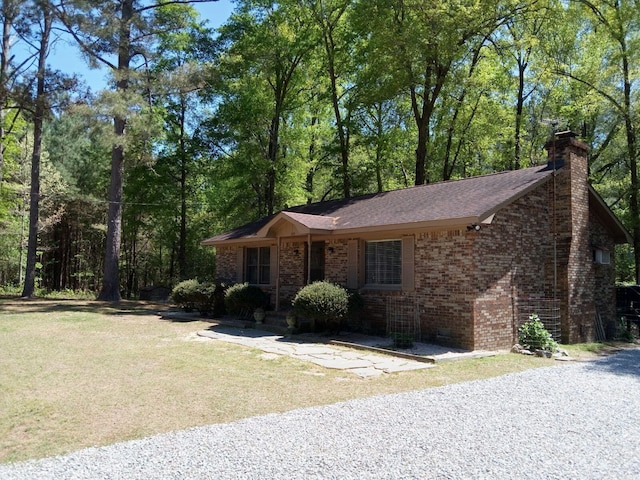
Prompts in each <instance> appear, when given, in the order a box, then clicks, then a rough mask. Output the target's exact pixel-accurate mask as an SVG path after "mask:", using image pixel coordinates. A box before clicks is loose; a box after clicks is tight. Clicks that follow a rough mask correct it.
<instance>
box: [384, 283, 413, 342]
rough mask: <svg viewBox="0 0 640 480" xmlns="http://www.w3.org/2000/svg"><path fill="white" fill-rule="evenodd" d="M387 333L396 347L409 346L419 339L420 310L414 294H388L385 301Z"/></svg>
mask: <svg viewBox="0 0 640 480" xmlns="http://www.w3.org/2000/svg"><path fill="white" fill-rule="evenodd" d="M386 319H387V334H388V335H389V336H390V337H391V339H392V340H393V345H394V346H395V347H397V348H410V347H411V346H412V345H413V342H414V341H417V340H420V336H421V335H420V310H419V306H418V298H417V297H416V296H415V295H400V296H389V297H387V301H386Z"/></svg>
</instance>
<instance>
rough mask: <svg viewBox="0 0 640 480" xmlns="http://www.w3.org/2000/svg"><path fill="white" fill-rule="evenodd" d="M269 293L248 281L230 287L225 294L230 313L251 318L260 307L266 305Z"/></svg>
mask: <svg viewBox="0 0 640 480" xmlns="http://www.w3.org/2000/svg"><path fill="white" fill-rule="evenodd" d="M268 301H269V297H268V295H267V294H266V293H265V292H263V291H262V290H261V289H260V287H256V286H255V285H250V284H248V283H238V284H236V285H232V286H231V287H229V288H228V289H227V291H226V294H225V305H226V307H227V310H228V311H229V313H232V314H235V315H239V316H240V317H242V318H249V317H251V315H252V314H253V311H254V310H255V309H256V308H259V307H263V308H264V307H266V306H267V302H268Z"/></svg>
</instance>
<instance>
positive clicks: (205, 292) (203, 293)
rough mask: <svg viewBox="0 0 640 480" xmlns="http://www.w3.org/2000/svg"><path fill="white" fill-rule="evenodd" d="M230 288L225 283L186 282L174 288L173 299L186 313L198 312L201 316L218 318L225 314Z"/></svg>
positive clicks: (194, 280)
mask: <svg viewBox="0 0 640 480" xmlns="http://www.w3.org/2000/svg"><path fill="white" fill-rule="evenodd" d="M228 287H229V285H228V283H226V282H224V281H218V282H214V283H212V282H202V283H201V282H199V281H198V280H197V279H191V280H185V281H183V282H180V283H179V284H177V285H176V286H175V287H174V288H173V290H172V292H171V298H172V299H173V301H174V303H175V304H176V305H177V306H179V307H180V308H182V309H183V310H185V311H186V312H192V311H194V310H197V311H198V312H200V314H201V315H208V314H212V315H213V316H214V317H216V316H220V315H223V314H224V312H225V310H224V306H225V305H224V295H225V291H226V290H227V288H228Z"/></svg>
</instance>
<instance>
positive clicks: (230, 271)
mask: <svg viewBox="0 0 640 480" xmlns="http://www.w3.org/2000/svg"><path fill="white" fill-rule="evenodd" d="M237 255H238V254H237V247H235V246H233V247H223V246H218V247H216V278H226V279H228V280H231V281H233V282H238V281H240V280H241V279H239V278H236V274H237V272H236V262H237V258H238V256H237Z"/></svg>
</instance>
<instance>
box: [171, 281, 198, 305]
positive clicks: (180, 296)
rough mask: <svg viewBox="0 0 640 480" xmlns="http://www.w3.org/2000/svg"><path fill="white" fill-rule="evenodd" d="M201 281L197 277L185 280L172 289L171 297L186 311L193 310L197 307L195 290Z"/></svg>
mask: <svg viewBox="0 0 640 480" xmlns="http://www.w3.org/2000/svg"><path fill="white" fill-rule="evenodd" d="M199 285H200V283H199V282H198V280H196V279H192V280H185V281H183V282H180V283H178V284H177V285H176V286H175V287H173V290H172V291H171V299H172V300H173V302H174V303H175V304H176V305H177V306H178V307H179V308H182V309H183V310H184V311H185V312H192V311H193V310H195V309H196V304H195V292H196V290H197V289H198V286H199Z"/></svg>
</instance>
